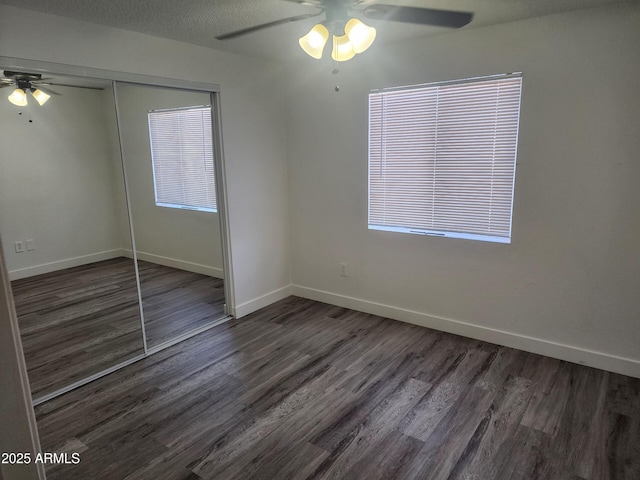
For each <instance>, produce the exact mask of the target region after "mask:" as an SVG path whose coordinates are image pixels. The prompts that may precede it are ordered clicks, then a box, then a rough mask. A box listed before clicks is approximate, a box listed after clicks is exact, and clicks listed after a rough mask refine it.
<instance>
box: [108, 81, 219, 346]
mask: <svg viewBox="0 0 640 480" xmlns="http://www.w3.org/2000/svg"><path fill="white" fill-rule="evenodd" d="M116 87H117V90H116V91H117V102H118V118H119V122H120V134H121V142H122V152H123V158H124V164H125V171H126V174H127V181H128V185H129V192H130V205H131V214H132V218H133V232H134V237H135V251H136V258H137V262H138V271H139V274H140V293H141V296H142V305H143V316H144V325H145V332H146V340H147V346H148V347H149V348H150V349H153V348H156V347H158V346H159V345H162V344H165V343H167V342H170V341H172V340H173V339H175V338H179V337H181V336H184V335H185V334H188V333H189V332H192V331H195V330H198V329H202V328H204V327H206V326H207V325H209V324H211V322H212V321H214V320H216V319H219V318H220V317H223V316H224V315H225V311H224V308H225V307H224V304H225V300H224V281H223V268H222V264H223V255H222V245H221V232H220V222H219V216H218V207H217V195H216V182H215V168H214V161H215V159H214V148H213V133H212V112H211V100H210V95H209V94H208V93H205V92H193V91H186V90H180V89H175V88H161V87H152V86H147V85H135V84H127V83H120V82H119V83H118V84H117V85H116Z"/></svg>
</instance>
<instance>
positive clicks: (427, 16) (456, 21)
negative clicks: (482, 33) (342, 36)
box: [364, 3, 473, 28]
mask: <svg viewBox="0 0 640 480" xmlns="http://www.w3.org/2000/svg"><path fill="white" fill-rule="evenodd" d="M364 15H365V17H367V18H371V19H374V20H391V21H393V22H405V23H417V24H420V25H434V26H437V27H449V28H460V27H464V26H465V25H466V24H468V23H469V22H470V21H471V20H472V19H473V13H468V12H455V11H453V10H434V9H432V8H418V7H400V6H397V5H385V4H382V3H377V4H374V5H369V6H368V7H366V8H365V9H364Z"/></svg>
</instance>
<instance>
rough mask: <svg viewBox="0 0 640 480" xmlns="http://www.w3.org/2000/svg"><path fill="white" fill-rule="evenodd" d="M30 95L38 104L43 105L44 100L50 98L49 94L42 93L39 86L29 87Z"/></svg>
mask: <svg viewBox="0 0 640 480" xmlns="http://www.w3.org/2000/svg"><path fill="white" fill-rule="evenodd" d="M31 95H33V98H35V99H36V101H37V102H38V103H39V104H40V105H44V104H45V102H46V101H47V100H49V99H50V98H51V95H48V94H46V93H44V92H43V91H42V90H40V89H39V88H31ZM25 101H26V99H25Z"/></svg>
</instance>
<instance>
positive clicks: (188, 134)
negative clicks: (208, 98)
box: [149, 106, 217, 212]
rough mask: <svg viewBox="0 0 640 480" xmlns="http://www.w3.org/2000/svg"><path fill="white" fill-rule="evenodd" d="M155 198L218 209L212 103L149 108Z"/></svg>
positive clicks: (166, 204)
mask: <svg viewBox="0 0 640 480" xmlns="http://www.w3.org/2000/svg"><path fill="white" fill-rule="evenodd" d="M149 139H150V142H151V158H152V162H153V182H154V186H155V202H156V205H157V206H160V207H171V208H182V209H188V210H202V211H207V212H216V211H217V204H216V191H215V172H214V166H213V135H212V131H211V107H210V106H197V107H187V108H180V109H170V110H152V111H150V112H149Z"/></svg>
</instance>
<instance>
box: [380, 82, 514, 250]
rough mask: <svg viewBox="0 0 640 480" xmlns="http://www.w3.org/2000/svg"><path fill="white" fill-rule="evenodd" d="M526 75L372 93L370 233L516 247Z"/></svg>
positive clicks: (443, 83)
mask: <svg viewBox="0 0 640 480" xmlns="http://www.w3.org/2000/svg"><path fill="white" fill-rule="evenodd" d="M521 87H522V76H521V74H509V75H496V76H492V77H483V78H476V79H467V80H461V81H452V82H442V83H434V84H427V85H419V86H415V87H402V88H394V89H384V90H377V91H372V92H371V93H370V94H369V228H370V229H375V230H388V231H393V232H404V233H415V234H422V235H435V236H444V237H456V238H467V239H473V240H484V241H491V242H501V243H511V213H512V206H513V188H514V179H515V169H516V167H515V165H516V147H517V139H518V121H519V116H520V92H521Z"/></svg>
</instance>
